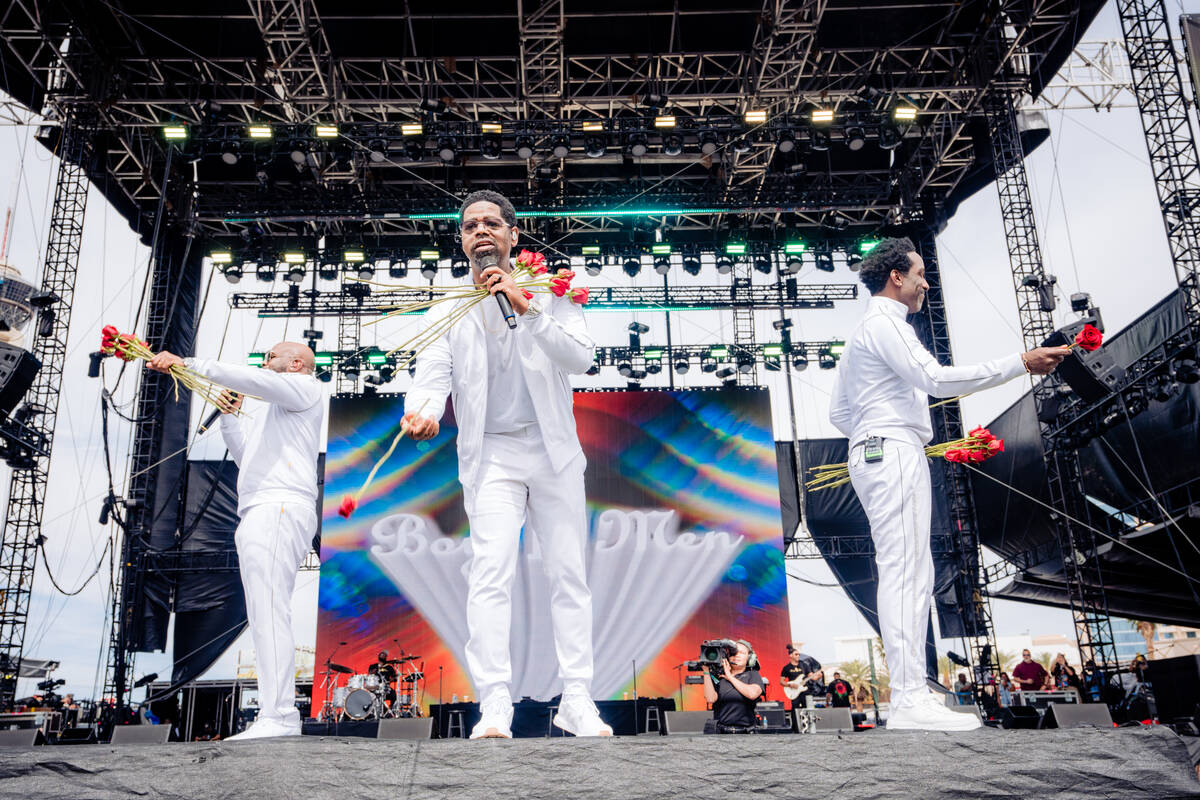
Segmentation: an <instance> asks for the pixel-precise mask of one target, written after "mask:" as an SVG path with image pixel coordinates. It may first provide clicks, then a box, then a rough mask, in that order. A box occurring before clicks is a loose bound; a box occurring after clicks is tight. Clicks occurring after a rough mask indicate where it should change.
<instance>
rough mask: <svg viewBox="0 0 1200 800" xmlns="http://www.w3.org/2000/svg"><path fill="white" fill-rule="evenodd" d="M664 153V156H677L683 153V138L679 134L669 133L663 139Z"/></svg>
mask: <svg viewBox="0 0 1200 800" xmlns="http://www.w3.org/2000/svg"><path fill="white" fill-rule="evenodd" d="M662 151H663V154H664V155H668V156H677V155H679V154H680V153H682V152H683V137H682V136H680V135H679V134H678V133H668V134H667V135H666V136H663V139H662Z"/></svg>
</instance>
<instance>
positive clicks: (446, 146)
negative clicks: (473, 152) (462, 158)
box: [437, 136, 458, 163]
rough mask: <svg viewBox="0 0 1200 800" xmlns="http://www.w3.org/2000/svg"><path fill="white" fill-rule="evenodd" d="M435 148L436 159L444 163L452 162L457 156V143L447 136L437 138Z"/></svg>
mask: <svg viewBox="0 0 1200 800" xmlns="http://www.w3.org/2000/svg"><path fill="white" fill-rule="evenodd" d="M437 146H438V158H440V159H441V160H442V161H445V162H446V163H450V162H451V161H453V160H454V157H455V156H457V155H458V143H457V142H455V141H454V139H452V138H451V137H449V136H442V137H441V138H439V139H438V143H437Z"/></svg>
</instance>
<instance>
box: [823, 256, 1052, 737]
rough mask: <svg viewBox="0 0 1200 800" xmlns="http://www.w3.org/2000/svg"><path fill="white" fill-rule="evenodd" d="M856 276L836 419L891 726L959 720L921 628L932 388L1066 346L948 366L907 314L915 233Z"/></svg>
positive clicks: (928, 569)
mask: <svg viewBox="0 0 1200 800" xmlns="http://www.w3.org/2000/svg"><path fill="white" fill-rule="evenodd" d="M859 275H860V277H861V279H862V282H863V284H865V285H866V287H867V290H868V291H869V292H870V293H871V300H870V303H869V304H868V306H867V313H866V314H865V315H864V316H863V318H862V320H861V321H860V322H859V324H858V327H856V328H855V330H854V332H853V333H852V334H851V335H850V338H849V339H848V340H847V342H846V349H845V350H844V351H843V353H842V359H841V365H840V367H839V369H838V374H837V380H836V382H835V383H834V390H833V401H832V405H831V407H830V410H829V419H830V421H831V422H832V423H833V424H834V426H835V427H836V428H837V429H838V430H839V431H841V432H842V434H843V435H845V436H846V438H847V439H849V441H850V453H849V463H850V480H851V483H852V484H853V485H854V492H855V494H857V495H858V498H859V500H860V501H862V505H863V508H864V509H865V510H866V512H867V519H868V521H869V522H870V524H871V538H872V539H873V540H874V542H875V561H876V564H877V566H878V571H879V587H878V602H877V605H876V608H877V609H878V612H879V630H880V636H881V638H882V639H883V646H884V652H885V654H886V656H887V663H888V672H889V677H890V682H891V689H892V699H891V714H890V716H889V719H888V728H891V729H899V730H941V731H960V730H970V729H973V728H977V727H979V720H978V719H976V718H975V716H974V715H969V714H962V713H959V712H955V711H951V710H950V709H949V708H947V707H946V706H945V704H944V703H943V702H942V700H941V699H940V698H939V697H938V696H937V695H934V694H932V693H931V692H930V691H929V690H928V688H927V687H926V685H925V632H926V628H927V625H928V621H929V604H930V601H931V599H932V596H933V558H932V556H931V555H930V549H929V524H930V502H931V498H930V481H929V461H928V459H926V457H925V451H924V446H925V445H926V444H928V443H929V441H930V440H931V439H933V426H932V424H931V422H930V417H929V397H930V395H932V396H934V397H955V396H957V395H962V394H967V393H969V392H976V391H979V390H981V389H988V388H991V387H993V386H999V385H1000V384H1002V383H1005V382H1006V381H1009V380H1012V379H1013V378H1016V377H1018V376H1020V375H1025V374H1032V375H1046V374H1048V373H1050V372H1052V371H1053V370H1054V369H1055V368H1056V367H1057V366H1058V365H1059V363H1061V362H1062V360H1063V358H1065V357H1066V355H1067V353H1068V352H1069V351H1068V350H1067V348H1065V347H1038V348H1035V349H1033V350H1030V351H1029V352H1026V353H1013V354H1012V355H1010V356H1007V357H1005V358H1000V359H996V360H994V361H987V362H984V363H982V364H975V365H972V366H950V367H947V366H942V365H941V364H939V363H938V362H937V360H936V359H934V357H933V356H932V355H931V354H930V353H929V351H928V350H926V349H925V347H924V346H923V345H922V344H921V342H920V340H918V339H917V334H916V331H914V330H913V327H912V325H910V324H909V323H908V321H907V316H908V315H909V314H916V313H917V312H919V311H920V310H921V306H922V305H923V304H924V302H925V293H926V292H927V291H928V290H929V284H928V283H927V282H926V281H925V263H924V262H923V261H922V260H921V256H920V255H919V254H918V253H917V252H916V248H915V247H913V243H912V242H911V241H910V240H908V239H906V238H902V239H884V240H883V241H882V242H880V243H879V244H878V245H876V246H875V248H874V249H872V250H871V252H870V254H869V255H868V256H867V257H866V258H865V259H863V262H862V265H861V267H860V270H859Z"/></svg>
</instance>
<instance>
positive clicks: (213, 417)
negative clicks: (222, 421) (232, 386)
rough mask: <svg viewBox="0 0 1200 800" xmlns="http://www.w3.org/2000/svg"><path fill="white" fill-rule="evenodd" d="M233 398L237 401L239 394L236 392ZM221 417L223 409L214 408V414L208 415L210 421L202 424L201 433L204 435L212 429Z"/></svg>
mask: <svg viewBox="0 0 1200 800" xmlns="http://www.w3.org/2000/svg"><path fill="white" fill-rule="evenodd" d="M233 397H234V399H235V400H236V399H237V393H236V392H235V393H233ZM219 416H221V409H219V408H214V409H213V412H212V413H211V414H209V415H208V419H206V420H204V422H202V423H201V424H200V432H201V433H204V432H205V431H207V430H208V429H209V428H211V427H212V424H213V423H214V422H216V421H217V417H219Z"/></svg>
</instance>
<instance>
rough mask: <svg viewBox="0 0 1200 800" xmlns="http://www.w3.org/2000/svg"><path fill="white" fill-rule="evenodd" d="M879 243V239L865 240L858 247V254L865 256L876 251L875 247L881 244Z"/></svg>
mask: <svg viewBox="0 0 1200 800" xmlns="http://www.w3.org/2000/svg"><path fill="white" fill-rule="evenodd" d="M879 241H880V240H879V239H863V240H862V242H861V243H859V245H858V252H860V253H862V254H863V255H864V256H865V255H866V254H867V253H869V252H871V251H872V250H874V249H875V247H876V246H877V245H878V244H879Z"/></svg>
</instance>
